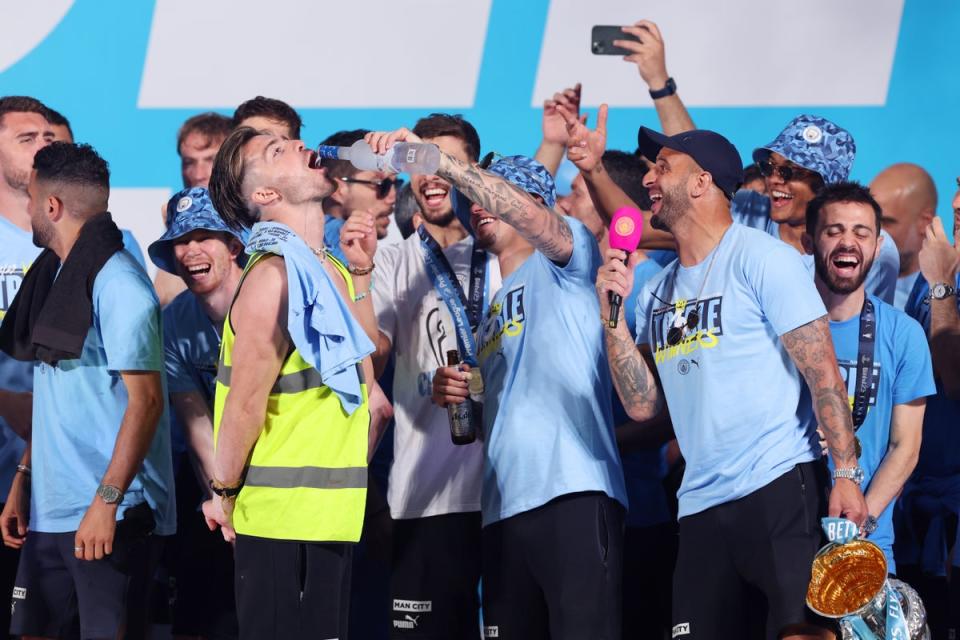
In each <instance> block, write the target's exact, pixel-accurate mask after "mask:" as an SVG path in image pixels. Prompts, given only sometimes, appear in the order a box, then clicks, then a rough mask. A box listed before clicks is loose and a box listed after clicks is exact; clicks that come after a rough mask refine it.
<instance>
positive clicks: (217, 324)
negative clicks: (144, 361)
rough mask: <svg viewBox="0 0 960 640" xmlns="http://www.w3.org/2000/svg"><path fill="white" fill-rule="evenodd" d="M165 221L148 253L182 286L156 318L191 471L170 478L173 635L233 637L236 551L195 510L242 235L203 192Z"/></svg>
mask: <svg viewBox="0 0 960 640" xmlns="http://www.w3.org/2000/svg"><path fill="white" fill-rule="evenodd" d="M167 220H168V222H169V225H168V227H167V231H166V232H165V233H164V234H163V236H161V237H160V239H159V240H157V241H156V242H154V243H153V244H151V245H150V247H149V249H148V251H147V252H148V254H149V255H150V259H151V260H152V261H153V263H154V264H155V265H157V267H158V268H160V269H162V270H163V271H164V272H166V273H169V274H172V275H175V276H178V277H179V278H181V279H182V281H183V282H185V283H186V285H187V290H186V291H184V292H183V293H181V294H180V295H178V296H177V297H176V298H174V299H173V301H172V302H171V303H170V304H169V305H167V306H166V307H165V308H164V310H163V342H164V363H165V366H166V370H167V389H168V393H169V394H170V406H171V407H172V408H173V410H174V412H175V415H176V418H177V419H178V420H179V424H180V425H181V428H182V430H183V432H184V433H183V435H184V436H185V437H186V440H187V445H188V447H189V455H190V463H191V464H181V465H180V467H179V470H178V471H177V478H176V482H177V506H178V521H179V523H180V527H179V530H178V532H177V535H176V537H175V539H174V541H173V542H172V544H171V545H170V546H171V550H170V551H171V554H172V563H173V565H172V567H171V573H172V574H173V576H174V577H175V578H176V581H177V582H176V584H177V589H176V593H177V596H176V600H175V601H174V605H173V620H172V623H173V624H172V630H173V633H174V634H176V635H189V636H202V637H207V638H212V637H236V635H237V620H236V607H235V605H234V598H233V553H232V551H231V549H230V546H229V545H228V544H226V543H225V542H224V540H223V537H222V536H221V535H220V534H219V533H217V532H213V531H210V530H209V529H208V528H207V527H206V526H205V525H204V523H203V519H202V518H201V517H200V516H199V514H198V513H197V508H198V506H199V504H200V503H201V502H202V501H203V500H206V499H209V498H210V497H211V495H212V494H211V492H210V487H209V482H210V479H211V478H212V477H213V400H214V392H215V387H216V377H217V360H218V358H219V356H220V333H221V327H222V326H223V319H224V318H225V317H226V315H227V311H228V310H229V308H230V303H231V301H232V300H233V295H234V292H235V291H236V290H237V284H238V283H239V282H240V275H241V274H242V273H243V268H242V267H241V262H244V261H245V260H243V259H244V258H245V257H246V255H245V254H244V253H243V245H244V238H243V235H244V234H243V233H241V232H240V231H237V230H235V229H233V228H231V227H229V226H227V224H226V223H225V222H224V221H223V219H222V218H221V217H220V214H218V213H217V212H216V210H215V209H214V208H213V203H212V202H211V201H210V195H209V194H208V193H207V190H206V189H205V188H202V187H195V188H192V189H184V190H183V191H181V192H179V193H177V194H176V195H174V196H173V197H172V198H171V199H170V201H169V202H168V203H167ZM191 468H192V470H191ZM194 473H195V474H196V480H194Z"/></svg>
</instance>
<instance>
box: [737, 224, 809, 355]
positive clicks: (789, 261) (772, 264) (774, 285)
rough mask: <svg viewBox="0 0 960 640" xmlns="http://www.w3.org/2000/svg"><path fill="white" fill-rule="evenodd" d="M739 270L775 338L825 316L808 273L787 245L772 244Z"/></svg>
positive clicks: (795, 253) (794, 252)
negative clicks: (744, 277)
mask: <svg viewBox="0 0 960 640" xmlns="http://www.w3.org/2000/svg"><path fill="white" fill-rule="evenodd" d="M743 269H744V275H745V276H746V278H747V282H748V283H750V284H751V285H752V286H753V289H754V291H755V293H756V296H757V299H758V300H759V302H760V308H761V309H762V310H763V314H764V316H765V317H766V318H767V321H768V322H770V325H771V326H772V327H773V329H774V331H776V333H777V335H778V336H782V335H783V334H785V333H787V332H789V331H793V330H794V329H796V328H797V327H802V326H803V325H805V324H807V323H808V322H812V321H813V320H816V319H817V318H820V317H821V316H824V315H826V313H827V311H826V308H824V306H823V300H822V299H821V298H820V294H819V293H818V292H817V287H816V286H815V285H814V284H813V278H811V277H810V272H809V271H808V270H807V268H806V267H805V266H804V264H803V260H801V259H800V254H799V253H797V252H796V250H795V249H794V248H793V247H791V246H790V245H788V244H786V243H783V242H779V241H777V242H776V243H772V244H771V245H770V249H769V250H768V251H767V252H766V253H765V254H760V255H758V256H756V257H755V258H754V259H750V260H747V261H745V262H744V265H743Z"/></svg>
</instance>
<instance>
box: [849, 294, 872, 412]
mask: <svg viewBox="0 0 960 640" xmlns="http://www.w3.org/2000/svg"><path fill="white" fill-rule="evenodd" d="M876 339H877V321H876V314H875V313H874V310H873V302H871V301H870V298H867V297H864V299H863V310H862V311H861V312H860V344H859V345H858V348H857V380H856V384H857V386H856V387H855V389H854V393H853V412H852V413H853V428H854V429H856V428H858V427H859V426H860V425H862V424H863V421H864V420H865V419H866V417H867V408H868V405H869V404H870V382H871V381H872V380H873V347H874V343H875V342H876Z"/></svg>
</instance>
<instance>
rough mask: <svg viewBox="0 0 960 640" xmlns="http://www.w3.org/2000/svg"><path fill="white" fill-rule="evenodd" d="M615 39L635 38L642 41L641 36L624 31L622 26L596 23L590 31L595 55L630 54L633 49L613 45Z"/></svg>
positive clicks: (592, 49)
mask: <svg viewBox="0 0 960 640" xmlns="http://www.w3.org/2000/svg"><path fill="white" fill-rule="evenodd" d="M614 40H633V41H634V42H640V38H638V37H637V36H632V35H630V34H629V33H624V32H623V31H621V30H620V27H610V26H602V25H595V26H594V27H593V30H592V31H591V32H590V51H591V52H593V55H595V56H628V55H630V54H631V53H633V51H627V50H626V49H624V48H622V47H615V46H613V41H614Z"/></svg>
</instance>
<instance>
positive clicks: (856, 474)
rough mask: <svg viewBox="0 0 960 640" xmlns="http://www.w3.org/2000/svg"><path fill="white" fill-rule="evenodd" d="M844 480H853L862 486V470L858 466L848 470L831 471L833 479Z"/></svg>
mask: <svg viewBox="0 0 960 640" xmlns="http://www.w3.org/2000/svg"><path fill="white" fill-rule="evenodd" d="M838 478H846V479H847V480H853V481H854V482H856V483H857V485H860V484H863V469H862V468H860V467H859V466H857V467H851V468H848V469H834V470H833V479H834V480H836V479H838Z"/></svg>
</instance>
